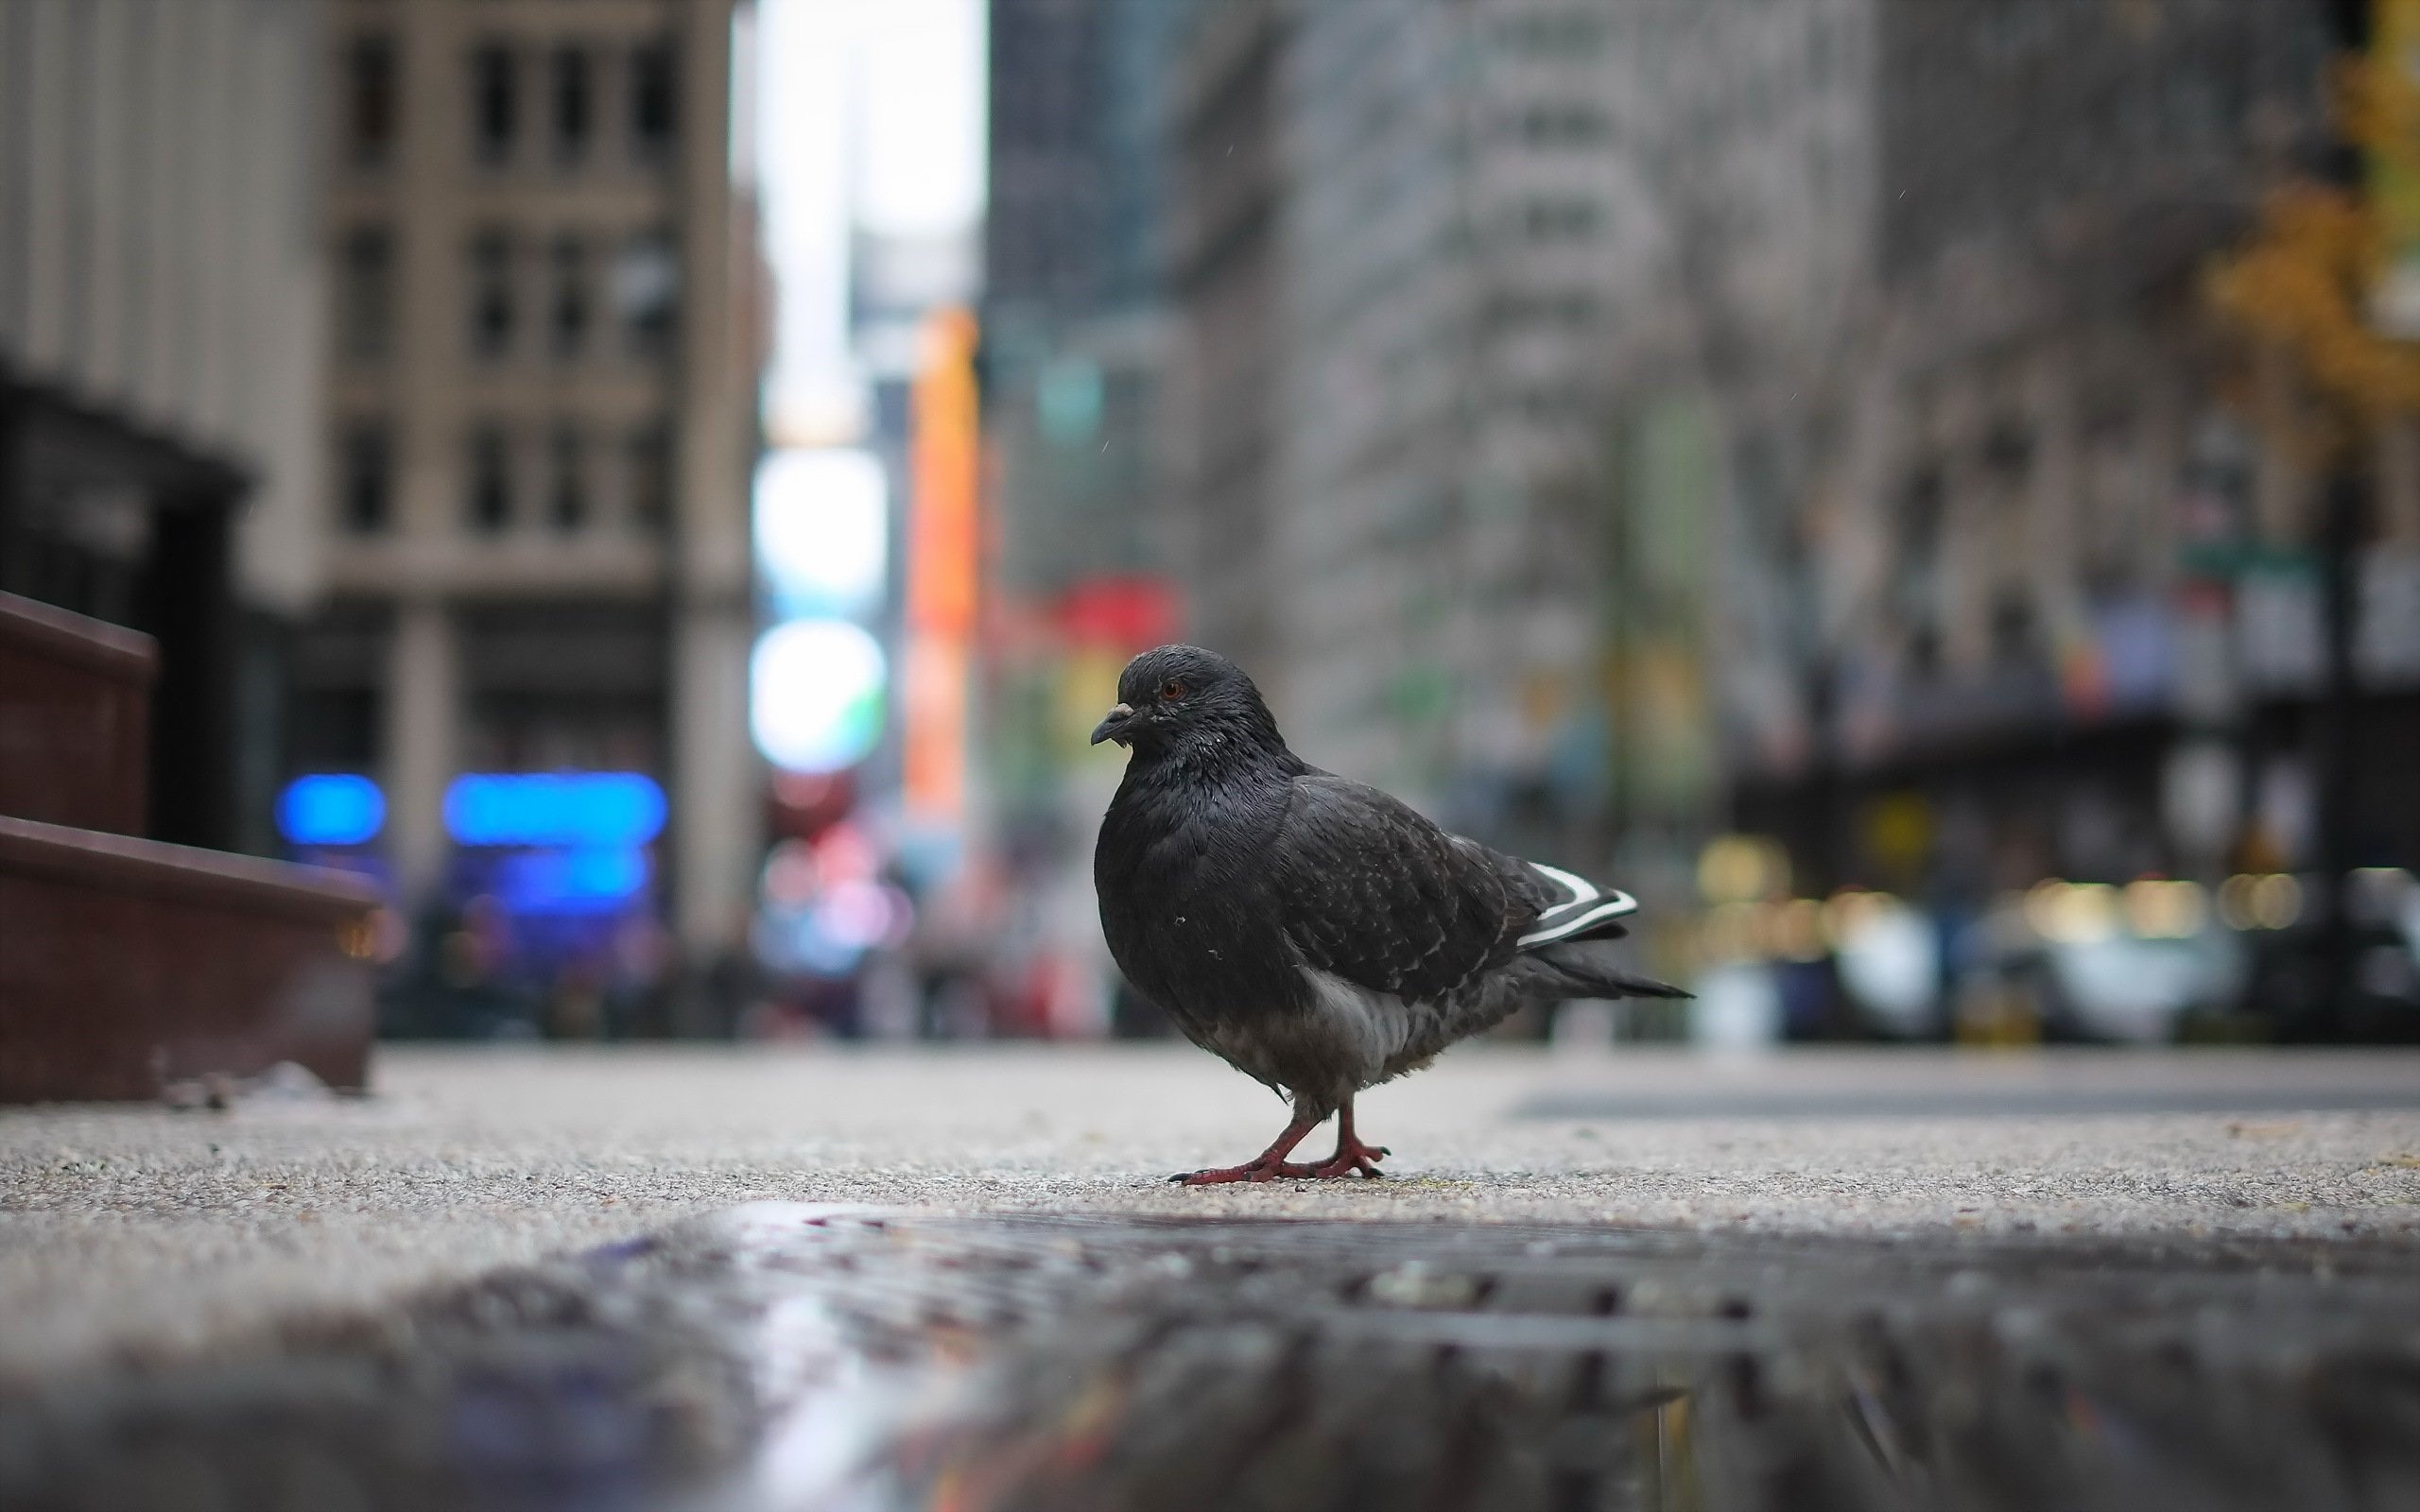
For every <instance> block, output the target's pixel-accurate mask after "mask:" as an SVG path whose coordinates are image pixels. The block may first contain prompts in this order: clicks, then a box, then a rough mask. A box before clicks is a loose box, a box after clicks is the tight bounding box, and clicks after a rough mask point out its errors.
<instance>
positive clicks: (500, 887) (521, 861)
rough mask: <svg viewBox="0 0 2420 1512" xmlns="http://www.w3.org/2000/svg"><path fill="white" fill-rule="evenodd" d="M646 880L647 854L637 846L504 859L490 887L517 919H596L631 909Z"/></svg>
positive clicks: (544, 852)
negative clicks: (528, 916)
mask: <svg viewBox="0 0 2420 1512" xmlns="http://www.w3.org/2000/svg"><path fill="white" fill-rule="evenodd" d="M647 879H648V862H647V852H646V851H641V850H640V849H638V848H637V847H636V846H627V845H624V846H581V847H578V848H575V849H571V850H542V851H516V852H514V853H513V854H510V855H508V856H505V857H504V858H503V859H502V860H501V861H500V862H499V863H498V864H497V867H496V870H495V880H494V886H495V894H496V896H497V897H498V898H499V899H501V900H502V901H503V902H504V905H505V907H507V908H508V909H510V910H511V911H512V912H513V913H516V914H597V913H613V912H614V911H616V910H618V909H620V908H622V907H623V906H624V905H626V904H628V903H630V902H631V901H632V900H634V899H636V898H637V897H638V896H639V894H640V893H642V892H644V891H646V890H647Z"/></svg>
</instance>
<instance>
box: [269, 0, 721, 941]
mask: <svg viewBox="0 0 2420 1512" xmlns="http://www.w3.org/2000/svg"><path fill="white" fill-rule="evenodd" d="M732 9H733V8H732V6H731V4H730V3H729V0H611V3H606V4H596V5H583V6H564V5H557V4H547V3H542V0H491V3H487V4H481V5H461V4H455V3H451V0H321V4H320V7H319V15H320V25H321V29H322V31H323V33H324V35H323V37H322V38H321V40H320V43H319V51H318V55H317V56H318V59H319V62H320V69H321V77H322V80H323V87H322V94H323V95H324V97H325V100H326V116H327V120H328V124H329V129H328V130H327V131H326V132H325V133H324V138H323V139H324V141H325V143H326V145H327V151H326V157H325V161H324V163H323V164H322V167H323V171H324V173H325V191H324V196H323V198H322V201H321V204H322V209H321V211H320V224H319V234H320V237H321V238H322V245H323V247H324V249H325V257H326V262H327V265H328V266H329V268H330V270H331V273H330V276H331V279H332V282H333V316H334V318H333V320H332V322H331V326H330V331H329V338H328V343H327V346H328V367H329V371H330V378H329V382H328V385H327V390H326V396H325V402H324V404H323V405H322V406H321V408H320V424H321V426H322V429H321V433H320V445H321V447H322V449H323V450H324V453H325V455H326V456H327V457H328V459H329V461H328V466H327V468H326V474H327V478H328V483H327V486H326V488H325V489H324V490H322V491H321V492H320V494H319V496H318V498H317V500H316V501H315V502H316V504H317V505H318V515H319V519H320V522H321V528H322V529H323V531H324V533H325V536H326V538H327V541H328V544H327V576H328V583H329V593H328V595H327V597H326V598H325V600H324V601H323V602H322V604H321V605H320V608H319V609H318V610H317V611H316V612H315V614H314V615H313V617H312V619H311V622H310V624H309V627H308V629H307V632H306V634H305V635H304V637H303V639H302V645H301V648H300V652H299V655H298V658H297V663H296V679H297V686H298V692H297V697H296V716H295V722H294V731H293V738H292V740H291V742H290V745H289V748H288V751H287V756H286V760H287V765H288V768H289V770H290V771H293V772H320V771H337V772H366V773H372V774H375V775H376V776H377V777H378V778H379V780H380V781H381V782H383V784H384V785H385V788H386V794H387V799H388V814H389V817H388V822H387V826H386V830H385V833H384V835H383V836H382V838H381V839H380V841H379V842H378V845H379V846H380V847H381V848H382V849H383V851H384V853H385V855H386V857H387V859H388V860H389V861H390V862H391V864H392V866H393V867H394V868H395V871H396V875H397V881H398V885H399V886H400V888H401V889H402V891H403V892H404V893H405V894H406V896H408V897H411V898H414V899H416V900H424V899H426V898H428V897H430V896H431V895H432V894H434V893H436V892H438V891H441V890H451V891H454V892H460V891H463V890H465V889H472V890H477V889H478V888H480V887H481V886H482V885H483V884H482V883H480V881H479V880H478V879H476V878H471V877H467V876H465V875H462V874H459V873H458V871H455V872H449V867H450V866H455V865H456V864H457V863H458V860H459V858H458V856H457V854H456V852H455V850H454V847H453V845H452V843H451V841H450V840H449V836H448V831H447V821H446V816H445V813H444V801H445V794H446V791H447V786H448V783H449V782H451V781H452V780H453V779H455V778H456V777H457V776H458V775H460V774H463V773H514V772H543V771H552V770H588V771H609V772H631V773H638V774H642V775H644V776H647V777H648V778H650V779H652V780H654V781H656V782H661V783H662V784H663V786H664V788H665V789H666V792H667V793H668V794H669V797H670V805H669V823H668V828H667V830H666V833H665V834H664V836H663V838H662V841H661V842H660V843H659V844H658V845H657V846H656V848H655V852H654V855H655V861H654V865H653V867H652V868H651V871H650V873H649V875H650V876H651V882H650V884H649V887H648V895H649V896H650V897H651V898H652V900H653V901H654V903H655V904H656V905H658V906H666V905H668V908H669V910H670V912H671V915H672V916H673V917H674V919H676V920H677V928H678V933H679V935H680V937H681V939H682V941H683V943H684V944H685V945H687V946H689V947H691V948H693V949H695V950H705V949H710V948H715V947H718V946H722V945H726V944H729V943H730V942H732V941H733V940H734V939H735V937H736V935H737V931H738V930H739V929H740V928H742V927H743V925H744V922H745V918H746V910H747V907H748V904H749V901H750V899H751V897H752V890H751V887H752V869H753V867H754V864H755V862H756V860H757V859H758V849H759V848H758V846H757V843H756V835H755V831H756V829H757V826H758V824H759V812H760V806H761V803H762V783H761V781H760V778H759V775H758V772H757V769H756V766H755V763H754V759H753V757H752V754H751V753H750V747H749V743H748V737H747V731H746V680H745V679H746V668H747V662H748V647H749V643H750V639H751V635H752V628H753V626H752V617H751V614H752V611H751V607H750V601H749V594H750V589H749V581H750V579H749V572H750V564H749V555H748V552H749V546H748V533H747V509H746V493H747V486H746V476H747V471H746V470H747V464H748V461H749V459H750V457H751V455H752V449H753V434H752V429H753V414H754V404H753V384H752V371H751V368H752V363H753V362H754V361H755V358H756V354H755V352H754V350H753V348H754V341H753V338H752V336H751V335H749V334H748V333H747V332H746V331H745V330H743V328H742V321H743V318H746V317H745V311H744V310H743V308H742V307H743V306H748V307H751V308H752V307H753V304H754V303H756V302H761V301H760V300H759V296H758V294H757V292H756V290H755V287H754V285H755V282H756V281H755V278H754V276H753V269H754V267H755V263H754V259H753V254H752V249H749V248H745V247H743V246H741V245H740V244H739V241H738V236H737V231H736V229H737V228H738V227H739V226H740V224H741V219H742V216H743V215H744V214H745V206H744V205H742V204H740V203H738V202H737V200H736V198H735V191H734V185H733V180H732V149H731V146H730V140H729V133H728V130H727V125H726V123H727V120H728V118H729V115H730V112H731V98H732V78H731V69H732V48H731V44H730V35H731V24H732ZM758 318H761V311H759V312H758Z"/></svg>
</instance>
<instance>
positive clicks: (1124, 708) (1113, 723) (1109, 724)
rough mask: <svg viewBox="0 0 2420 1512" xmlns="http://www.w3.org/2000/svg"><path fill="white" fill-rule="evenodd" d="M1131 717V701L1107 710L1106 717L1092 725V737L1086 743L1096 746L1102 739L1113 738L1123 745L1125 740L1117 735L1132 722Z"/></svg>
mask: <svg viewBox="0 0 2420 1512" xmlns="http://www.w3.org/2000/svg"><path fill="white" fill-rule="evenodd" d="M1133 718H1134V706H1133V705H1132V704H1131V703H1121V704H1119V705H1118V706H1117V707H1116V708H1115V709H1112V710H1111V711H1110V712H1109V715H1108V717H1107V718H1105V719H1103V720H1102V721H1101V722H1100V723H1099V724H1098V725H1095V726H1093V738H1092V739H1091V740H1090V741H1088V742H1086V744H1088V745H1093V746H1098V745H1099V744H1100V743H1101V742H1102V741H1104V740H1115V741H1117V743H1118V744H1119V745H1121V746H1123V745H1125V744H1126V742H1125V741H1124V740H1122V739H1119V737H1120V736H1122V735H1124V734H1125V733H1126V727H1127V726H1128V725H1129V724H1131V723H1132V721H1133Z"/></svg>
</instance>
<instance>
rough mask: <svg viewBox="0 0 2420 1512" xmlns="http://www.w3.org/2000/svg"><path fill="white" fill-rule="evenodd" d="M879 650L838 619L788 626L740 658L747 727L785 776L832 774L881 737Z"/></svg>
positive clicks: (765, 636)
mask: <svg viewBox="0 0 2420 1512" xmlns="http://www.w3.org/2000/svg"><path fill="white" fill-rule="evenodd" d="M886 670H887V669H886V666H885V663H884V659H883V654H882V646H881V645H880V644H878V643H877V642H876V641H875V640H874V638H873V636H871V635H868V634H867V633H866V632H865V631H864V630H862V629H860V628H858V627H856V626H855V625H851V624H849V623H848V622H847V621H845V620H829V619H820V620H792V621H790V622H789V623H787V624H786V625H777V626H775V627H772V628H771V629H769V630H767V631H766V632H765V633H764V634H763V635H761V636H759V637H757V639H756V649H755V650H754V652H752V654H751V655H750V657H749V659H748V728H749V733H750V734H751V735H752V736H753V737H754V738H755V741H756V748H757V749H758V750H760V751H762V752H764V755H765V759H766V760H767V761H769V762H771V763H772V764H773V765H775V766H778V767H781V768H782V769H784V770H785V771H792V772H836V771H838V770H840V769H841V768H842V767H844V766H851V765H856V763H858V762H860V761H863V760H864V759H865V757H866V753H867V752H869V751H871V750H873V747H874V742H876V741H877V740H879V739H881V737H882V716H883V687H884V679H885V675H886Z"/></svg>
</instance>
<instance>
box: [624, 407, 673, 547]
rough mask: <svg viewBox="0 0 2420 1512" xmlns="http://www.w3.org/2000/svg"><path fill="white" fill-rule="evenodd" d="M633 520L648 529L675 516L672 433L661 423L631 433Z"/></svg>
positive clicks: (654, 529)
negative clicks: (673, 514) (673, 511)
mask: <svg viewBox="0 0 2420 1512" xmlns="http://www.w3.org/2000/svg"><path fill="white" fill-rule="evenodd" d="M629 448H630V452H629V455H630V466H631V524H634V525H636V526H637V527H638V528H640V529H641V530H645V531H648V532H649V533H654V532H658V531H661V530H663V529H664V527H665V525H666V524H667V523H669V522H670V520H671V518H672V436H671V433H670V432H669V431H667V430H666V428H665V427H664V426H662V425H661V424H657V425H649V426H647V427H646V428H644V429H642V430H638V431H634V432H632V433H631V438H630V442H629Z"/></svg>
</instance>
